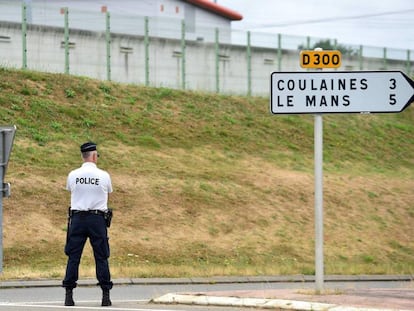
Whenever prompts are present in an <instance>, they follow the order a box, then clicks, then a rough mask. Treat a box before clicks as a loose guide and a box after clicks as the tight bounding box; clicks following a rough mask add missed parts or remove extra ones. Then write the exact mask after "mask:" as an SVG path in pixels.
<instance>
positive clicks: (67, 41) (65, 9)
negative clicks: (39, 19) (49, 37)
mask: <svg viewBox="0 0 414 311" xmlns="http://www.w3.org/2000/svg"><path fill="white" fill-rule="evenodd" d="M63 14H64V16H65V25H64V26H65V73H66V74H69V9H68V8H63Z"/></svg>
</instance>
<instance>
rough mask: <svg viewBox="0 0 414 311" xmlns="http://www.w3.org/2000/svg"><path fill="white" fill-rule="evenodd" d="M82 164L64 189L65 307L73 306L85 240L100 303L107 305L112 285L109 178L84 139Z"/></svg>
mask: <svg viewBox="0 0 414 311" xmlns="http://www.w3.org/2000/svg"><path fill="white" fill-rule="evenodd" d="M80 151H81V154H82V159H83V164H82V166H81V167H80V168H78V169H75V170H73V171H71V172H70V173H69V175H68V177H67V184H66V189H67V190H69V191H70V192H71V200H70V201H71V208H70V211H69V212H70V213H69V215H70V218H69V227H68V233H67V240H66V245H65V254H66V255H67V256H68V262H67V266H66V274H65V278H64V280H63V282H62V286H63V287H64V288H65V289H66V296H65V306H74V305H75V303H74V301H73V289H74V288H75V287H76V285H77V281H78V277H79V275H78V274H79V263H80V260H81V256H82V251H83V247H84V245H85V242H86V240H87V239H88V238H89V241H90V243H91V245H92V249H93V254H94V257H95V265H96V278H97V279H98V281H99V283H98V285H100V287H101V288H102V306H110V305H111V304H112V303H111V300H110V297H109V290H110V289H111V288H112V281H111V275H110V271H109V264H108V258H109V243H108V234H107V233H108V232H107V224H106V221H105V213H107V212H108V194H109V193H111V192H112V183H111V177H110V176H109V174H108V173H107V172H106V171H104V170H101V169H99V168H98V167H97V166H96V163H97V161H98V157H99V155H98V151H97V149H96V144H95V143H93V142H87V143H84V144H83V145H81V146H80Z"/></svg>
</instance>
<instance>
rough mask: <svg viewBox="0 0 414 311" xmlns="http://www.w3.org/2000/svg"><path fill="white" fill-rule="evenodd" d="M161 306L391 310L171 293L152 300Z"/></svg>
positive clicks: (308, 310)
mask: <svg viewBox="0 0 414 311" xmlns="http://www.w3.org/2000/svg"><path fill="white" fill-rule="evenodd" d="M151 302H153V303H159V304H185V305H203V306H230V307H239V308H241V307H246V308H260V309H274V310H275V309H276V310H295V311H311V310H312V311H328V310H329V311H344V310H347V311H362V310H363V311H389V309H377V308H360V307H351V306H339V305H335V304H328V303H321V302H307V301H296V300H285V299H261V298H238V297H221V296H200V295H185V294H174V293H169V294H166V295H163V296H161V297H158V298H154V299H152V300H151Z"/></svg>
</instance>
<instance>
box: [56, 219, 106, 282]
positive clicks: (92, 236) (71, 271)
mask: <svg viewBox="0 0 414 311" xmlns="http://www.w3.org/2000/svg"><path fill="white" fill-rule="evenodd" d="M68 230H69V232H68V238H67V241H66V246H65V254H66V255H67V256H68V262H67V266H66V274H65V278H64V280H63V282H62V286H63V287H66V288H69V289H70V288H75V287H76V286H77V281H78V278H79V264H80V261H81V256H82V252H83V248H84V246H85V243H86V240H87V239H88V238H89V242H90V243H91V245H92V249H93V255H94V257H95V266H96V278H97V279H98V281H99V283H98V285H99V286H100V287H101V288H102V289H104V290H106V289H111V288H112V282H111V274H110V272H109V263H108V258H109V243H108V232H107V228H106V223H105V219H104V217H103V216H102V215H95V214H90V213H87V212H81V213H76V214H74V215H72V219H71V224H70V227H69V229H68Z"/></svg>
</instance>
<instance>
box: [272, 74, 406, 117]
mask: <svg viewBox="0 0 414 311" xmlns="http://www.w3.org/2000/svg"><path fill="white" fill-rule="evenodd" d="M413 101H414V81H412V80H411V79H410V78H409V77H407V76H406V75H405V74H404V73H403V72H401V71H329V72H327V71H315V72H273V73H272V75H271V95H270V111H271V112H272V113H274V114H295V113H313V114H319V113H371V112H401V111H403V110H404V109H405V108H407V107H408V106H409V105H410V104H411V103H412V102H413Z"/></svg>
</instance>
